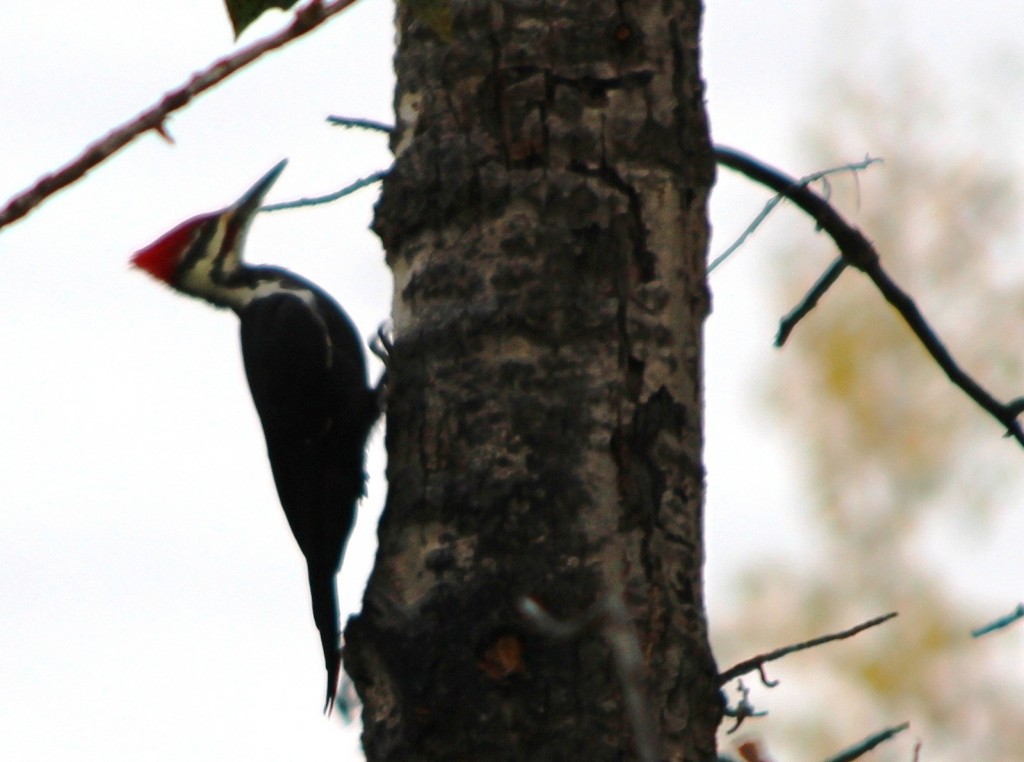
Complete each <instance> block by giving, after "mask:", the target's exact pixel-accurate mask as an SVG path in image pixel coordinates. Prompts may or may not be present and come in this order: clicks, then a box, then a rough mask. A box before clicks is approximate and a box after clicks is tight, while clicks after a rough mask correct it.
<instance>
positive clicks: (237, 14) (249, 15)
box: [224, 0, 298, 40]
mask: <svg viewBox="0 0 1024 762" xmlns="http://www.w3.org/2000/svg"><path fill="white" fill-rule="evenodd" d="M297 2H298V0H224V4H225V5H226V6H227V8H228V16H230V17H231V26H233V27H234V29H235V39H236V40H237V39H238V38H239V36H240V35H241V34H242V32H244V31H245V28H246V27H247V26H249V24H251V23H252V22H254V21H255V20H256V19H258V18H259V17H260V16H261V15H263V11H265V10H267V8H280V9H282V10H285V11H286V10H288V9H289V8H291V7H292V6H293V5H295V3H297Z"/></svg>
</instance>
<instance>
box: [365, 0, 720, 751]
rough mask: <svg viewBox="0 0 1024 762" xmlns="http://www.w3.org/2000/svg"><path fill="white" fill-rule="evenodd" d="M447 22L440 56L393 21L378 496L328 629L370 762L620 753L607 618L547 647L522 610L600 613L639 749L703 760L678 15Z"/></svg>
mask: <svg viewBox="0 0 1024 762" xmlns="http://www.w3.org/2000/svg"><path fill="white" fill-rule="evenodd" d="M410 4H411V0H410ZM450 6H451V7H452V8H453V9H454V12H455V17H454V28H453V38H452V39H451V41H450V42H445V41H443V40H442V39H440V38H439V37H438V36H437V35H436V34H435V33H434V32H432V31H431V30H429V29H428V28H427V27H426V26H425V25H424V24H423V23H422V22H421V21H419V20H417V19H416V18H415V17H413V16H412V14H411V13H410V12H409V11H408V10H407V6H405V5H404V4H403V5H400V6H399V8H400V10H399V13H398V25H399V30H400V41H399V45H398V52H397V56H396V61H395V63H396V70H397V74H398V88H397V93H396V96H395V100H396V112H397V120H398V122H397V129H396V130H395V132H394V134H393V136H392V148H393V150H394V153H395V156H396V163H395V167H394V170H393V171H392V172H391V174H390V176H389V177H388V179H387V180H386V181H385V183H384V191H383V196H382V198H381V201H380V205H379V207H378V209H377V218H376V222H375V228H376V230H377V232H378V233H379V235H380V237H381V238H382V240H383V241H384V244H385V247H386V249H387V254H388V262H389V264H390V266H391V268H392V270H393V271H394V276H395V301H394V328H395V336H396V341H395V346H394V350H393V352H392V357H391V365H390V367H391V378H392V381H391V388H390V396H389V401H388V411H387V418H388V421H387V426H388V433H387V445H388V456H389V464H388V480H389V484H390V492H389V495H388V500H387V505H386V507H385V510H384V515H383V517H382V519H381V525H380V530H379V536H380V550H379V553H378V556H377V563H376V567H375V569H374V572H373V575H372V578H371V580H370V583H369V587H368V589H367V591H366V595H365V598H364V607H363V612H362V613H361V614H360V615H359V616H358V617H355V618H353V619H352V620H351V621H350V622H349V625H348V628H347V630H346V654H345V659H346V667H347V669H348V671H349V673H350V674H351V676H352V678H353V680H354V681H355V683H356V686H357V688H358V691H359V693H360V695H361V697H362V699H363V701H364V723H365V728H364V734H363V740H364V745H365V749H366V753H367V756H368V758H369V759H370V760H384V759H388V760H421V759H422V760H427V759H430V760H433V759H436V760H445V761H446V762H447V761H449V760H492V759H493V760H503V759H508V760H587V761H588V762H594V761H596V760H611V759H616V760H617V759H623V758H633V757H634V756H635V751H634V749H635V746H634V738H633V736H634V728H633V727H632V726H631V724H630V722H629V720H628V713H627V711H626V709H625V708H624V706H623V700H622V696H623V692H624V684H623V679H624V677H628V676H627V675H626V673H624V672H621V671H620V670H616V668H615V666H614V659H613V657H612V652H611V651H610V650H609V647H608V645H607V640H608V639H607V637H606V636H607V635H608V634H609V627H608V626H607V621H606V620H607V617H598V618H597V619H596V621H595V623H594V626H592V627H588V628H583V631H582V632H581V633H579V634H578V636H577V637H573V638H569V639H564V638H563V639H559V638H556V637H554V636H553V634H552V633H550V632H547V631H543V630H538V628H537V626H536V624H535V623H534V622H532V621H530V620H528V619H527V618H525V617H524V615H523V614H522V613H520V610H519V603H520V601H521V600H522V599H523V598H524V597H526V596H529V597H532V598H533V599H535V600H536V601H537V602H538V603H539V604H540V605H541V606H543V607H544V608H545V609H546V610H547V611H548V612H550V613H551V614H552V615H553V616H555V617H559V618H561V619H566V620H571V619H573V618H574V617H579V616H581V615H582V614H583V613H584V612H586V611H588V610H589V609H592V607H594V606H595V604H599V603H600V602H601V601H622V602H624V603H625V605H626V607H627V609H628V612H629V620H630V622H631V624H632V625H634V626H635V628H636V630H637V632H638V633H639V638H638V639H637V640H635V641H633V643H634V645H638V646H639V652H640V653H641V654H642V658H643V672H644V679H645V680H646V684H645V685H643V686H642V688H643V691H644V692H645V693H646V695H647V697H648V707H647V709H648V716H649V717H650V719H651V720H652V721H653V723H654V725H655V727H656V728H657V735H658V740H657V743H658V744H660V746H661V752H660V753H661V755H663V757H664V758H668V759H676V760H684V759H685V760H712V759H714V758H715V751H714V747H715V745H714V731H715V728H716V727H717V725H718V722H719V719H720V711H721V707H720V704H719V698H718V696H719V694H718V689H717V682H716V679H715V675H716V669H715V664H714V660H713V658H712V656H711V651H710V647H709V645H708V640H707V628H706V622H705V615H704V603H703V588H702V581H701V566H702V563H703V544H702V543H703V540H702V519H701V510H702V501H703V492H704V488H703V467H702V464H701V438H702V432H701V425H702V420H701V405H702V401H701V328H702V322H703V320H704V317H705V315H706V313H707V311H708V297H707V290H706V286H705V246H706V241H707V221H706V215H705V202H706V199H707V195H708V191H709V188H710V185H711V182H712V178H713V172H714V164H713V160H712V157H711V152H710V142H709V138H708V129H707V122H706V118H705V113H704V103H703V87H702V83H701V80H700V73H699V68H698V29H699V20H700V11H701V7H700V3H699V2H697V1H696V0H665V1H664V2H649V0H617V1H613V0H545V1H544V2H540V1H539V0H515V1H514V0H507V1H506V2H480V1H479V0H472V1H468V0H467V1H464V2H457V1H456V0H452V2H451V3H450ZM626 687H628V685H627V686H626Z"/></svg>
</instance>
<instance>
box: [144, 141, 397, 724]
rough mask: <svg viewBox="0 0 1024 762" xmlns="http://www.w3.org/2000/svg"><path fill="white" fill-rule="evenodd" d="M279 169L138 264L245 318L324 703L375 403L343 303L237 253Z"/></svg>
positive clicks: (333, 681) (333, 675) (336, 658)
mask: <svg viewBox="0 0 1024 762" xmlns="http://www.w3.org/2000/svg"><path fill="white" fill-rule="evenodd" d="M284 166H285V162H283V161H282V162H280V163H279V164H277V166H275V167H274V168H273V169H271V170H270V171H269V172H268V173H267V174H266V175H264V176H263V177H262V178H261V179H260V180H259V181H258V182H257V183H256V184H255V185H254V186H253V187H252V188H250V189H249V190H248V191H247V192H246V193H245V194H244V195H243V196H242V197H241V198H240V199H239V200H238V201H236V202H235V203H234V204H232V205H231V206H230V207H228V208H227V209H224V210H223V211H221V212H216V213H212V214H202V215H199V216H197V217H193V218H192V219H190V220H186V221H185V222H183V223H181V224H180V225H178V226H177V227H175V228H174V229H173V230H171V231H170V232H168V233H166V234H164V235H163V236H162V237H160V238H159V239H157V240H156V241H155V242H154V243H152V244H150V245H149V246H147V247H145V248H144V249H141V250H140V251H138V252H136V253H135V255H134V256H133V257H132V263H133V264H134V265H136V266H137V267H139V268H141V269H143V270H145V271H146V272H148V273H150V274H151V275H152V276H153V277H155V278H157V279H159V280H161V281H163V282H165V283H167V284H168V285H170V286H172V287H173V288H175V289H176V290H178V291H180V292H182V293H184V294H188V295H189V296H194V297H197V298H199V299H203V300H205V301H207V302H209V303H210V304H212V305H214V306H216V307H227V308H230V309H232V310H233V311H234V312H235V313H236V314H237V315H238V317H239V318H240V320H241V323H242V356H243V359H244V361H245V373H246V376H247V377H248V379H249V388H250V389H251V391H252V398H253V401H254V402H255V403H256V411H257V412H258V413H259V416H260V421H261V422H262V424H263V433H264V434H265V435H266V440H267V454H268V455H269V456H270V466H271V469H272V471H273V474H274V482H275V483H276V485H277V493H278V495H279V497H280V499H281V505H282V506H283V507H284V512H285V516H287V517H288V524H289V526H290V527H291V530H292V534H294V535H295V539H296V541H297V542H298V543H299V548H300V549H301V550H302V554H303V555H304V556H305V557H306V565H307V567H308V571H309V587H310V596H311V598H312V602H313V618H314V620H315V621H316V626H317V629H318V630H319V631H320V641H321V644H322V646H323V652H324V662H325V665H326V667H327V704H326V707H325V708H326V709H329V708H330V706H331V703H332V701H333V699H334V691H335V688H336V686H337V680H338V675H339V672H340V669H341V653H340V644H339V639H340V623H339V621H338V604H337V596H336V591H335V576H336V575H337V573H338V567H339V566H340V565H341V557H342V554H343V553H344V552H345V543H346V542H347V540H348V535H349V532H350V531H351V530H352V523H353V519H354V517H355V507H356V503H357V502H358V500H359V497H360V496H361V495H362V493H363V484H364V480H365V477H364V475H363V450H364V447H365V445H366V437H367V434H368V433H369V430H370V427H371V426H372V425H373V422H374V420H375V419H376V418H377V415H378V408H377V400H376V393H375V392H374V391H372V390H370V389H369V388H368V387H367V384H366V364H365V360H364V356H363V348H362V343H361V341H360V339H359V335H358V334H357V333H356V330H355V328H354V326H353V325H352V322H351V321H350V320H349V318H348V315H346V314H345V312H344V310H342V309H341V307H339V306H338V305H337V304H336V303H335V302H334V300H333V299H331V298H330V297H329V296H328V295H327V294H326V293H324V292H323V291H321V290H320V289H319V288H318V287H317V286H315V285H314V284H312V283H310V282H309V281H307V280H305V279H303V278H300V277H299V276H298V275H295V274H294V273H290V272H288V271H287V270H282V269H280V268H276V267H253V266H250V265H247V264H245V263H244V262H243V261H242V249H243V247H244V244H245V239H246V236H247V234H248V231H249V226H250V225H251V223H252V220H253V218H254V217H255V216H256V213H257V211H258V210H259V206H260V203H261V201H262V199H263V197H264V196H265V195H266V193H267V189H268V188H269V187H270V186H271V184H273V182H274V180H275V179H276V178H277V176H278V175H280V174H281V171H282V170H283V169H284Z"/></svg>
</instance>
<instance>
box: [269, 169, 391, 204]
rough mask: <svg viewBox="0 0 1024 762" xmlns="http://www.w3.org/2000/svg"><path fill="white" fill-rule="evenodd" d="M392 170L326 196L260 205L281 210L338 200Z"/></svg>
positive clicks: (379, 179)
mask: <svg viewBox="0 0 1024 762" xmlns="http://www.w3.org/2000/svg"><path fill="white" fill-rule="evenodd" d="M389 171H390V170H387V169H382V170H381V171H379V172H374V173H373V174H372V175H367V176H366V177H362V178H360V179H358V180H356V181H355V182H354V183H351V184H349V185H346V186H345V187H344V188H342V189H341V190H338V191H335V192H334V193H328V194H327V195H326V196H315V197H313V198H300V199H297V200H295V201H282V202H281V203H279V204H267V205H266V206H263V207H260V211H261V212H279V211H281V210H282V209H297V208H299V207H302V206H317V205H318V204H329V203H331V202H332V201H337V200H338V199H340V198H344V197H345V196H349V195H351V194H353V193H355V192H356V191H357V190H361V189H362V188H365V187H366V186H367V185H373V184H374V183H377V182H380V181H381V180H383V179H384V178H385V177H387V174H388V172H389Z"/></svg>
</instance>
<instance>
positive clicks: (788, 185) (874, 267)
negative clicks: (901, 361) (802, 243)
mask: <svg viewBox="0 0 1024 762" xmlns="http://www.w3.org/2000/svg"><path fill="white" fill-rule="evenodd" d="M715 157H716V159H717V160H718V162H719V163H720V164H722V165H724V166H726V167H729V168H731V169H735V170H736V171H738V172H742V173H743V174H744V175H746V176H747V177H749V178H751V179H752V180H754V181H755V182H758V183H761V184H762V185H765V186H767V187H769V188H771V189H772V190H774V191H775V192H776V193H779V194H782V195H783V196H785V197H786V198H788V199H790V200H791V201H793V203H795V204H796V205H797V206H799V207H800V208H801V209H803V210H804V211H805V212H807V213H808V214H809V215H810V216H811V217H813V218H814V220H815V221H816V222H817V223H818V225H820V226H821V227H822V229H824V230H825V232H826V233H828V235H829V236H830V237H831V238H832V240H833V241H835V244H836V246H837V247H838V248H839V253H840V254H841V255H842V258H843V261H844V262H845V263H846V264H847V265H850V266H852V267H855V268H857V269H858V270H860V271H861V272H863V273H864V274H865V275H867V276H868V277H869V278H870V279H871V281H872V282H873V283H874V284H875V287H876V288H877V289H878V290H879V291H881V292H882V296H884V297H885V299H886V301H887V302H889V304H891V305H892V306H893V307H894V308H895V309H896V311H897V312H899V313H900V315H901V316H902V317H903V320H904V322H906V324H907V325H908V326H910V329H911V330H912V331H913V332H914V334H915V335H916V336H917V338H918V341H920V342H921V344H922V345H923V346H924V348H925V349H926V350H927V351H928V354H930V355H931V356H932V359H933V360H935V362H936V363H938V365H939V367H940V368H941V369H942V371H943V372H944V373H945V374H946V377H947V378H948V379H949V380H950V381H952V382H953V383H954V384H955V385H956V386H958V387H959V388H960V389H961V390H963V391H964V393H966V394H967V396H968V397H970V398H971V399H972V400H974V401H975V403H977V404H978V405H979V406H980V407H981V408H982V409H983V410H985V411H986V412H987V413H989V414H990V415H991V416H992V417H993V418H995V419H996V420H997V421H999V422H1000V423H1001V424H1002V425H1003V426H1004V427H1005V428H1006V435H1007V436H1012V437H1013V438H1014V439H1016V440H1017V442H1018V443H1020V444H1021V446H1024V429H1022V428H1021V425H1020V423H1019V422H1018V421H1017V416H1018V415H1019V414H1020V413H1021V412H1022V409H1024V400H1022V399H1017V400H1014V401H1012V402H1010V403H1006V404H1004V403H1002V402H999V401H998V400H997V399H995V398H994V397H993V396H992V395H991V394H989V393H988V392H987V391H985V390H984V389H983V388H982V387H981V386H980V385H979V384H978V383H977V382H976V381H975V380H974V379H973V378H971V377H970V376H969V375H967V373H965V372H964V370H963V369H962V368H961V367H960V366H959V365H957V363H956V361H955V360H954V359H953V357H952V355H950V353H949V350H947V349H946V347H945V346H944V345H943V344H942V342H941V341H940V340H939V338H938V336H937V335H936V334H935V332H934V331H933V330H932V328H931V326H929V325H928V322H927V321H926V320H925V319H924V316H923V315H922V314H921V312H920V310H918V308H917V305H916V304H915V303H914V300H913V299H911V298H910V296H909V295H908V294H907V293H906V292H905V291H903V290H902V289H901V288H900V287H899V286H897V285H896V283H895V282H894V281H893V280H892V278H890V277H889V275H888V274H887V273H886V272H885V270H883V269H882V265H881V263H880V261H879V258H878V252H876V251H875V248H874V246H872V245H871V242H870V241H868V239H867V238H865V237H864V235H863V234H862V233H861V232H860V231H859V230H857V229H856V228H855V227H853V226H852V225H850V224H849V223H847V222H846V221H845V220H844V219H843V218H842V217H841V216H840V215H839V213H838V212H837V211H836V210H835V209H833V208H832V206H831V204H829V203H828V202H827V201H826V200H825V199H823V198H822V197H821V196H819V195H817V194H816V193H814V192H813V191H812V190H810V189H809V188H806V187H804V186H801V185H799V184H798V183H797V182H796V181H794V180H793V179H792V178H789V177H787V176H786V175H784V174H782V173H781V172H779V171H778V170H775V169H772V168H771V167H768V166H766V165H764V164H762V163H761V162H759V161H757V160H756V159H753V158H751V157H749V156H745V155H744V154H741V153H739V152H738V151H734V150H732V149H729V148H716V149H715ZM833 268H835V265H833V266H832V268H830V270H831V269H833ZM836 276H837V277H838V273H836ZM824 280H826V279H825V278H822V279H819V281H818V284H819V285H820V284H822V283H823V281H824ZM834 280H835V279H834V278H833V279H832V281H830V282H829V283H826V284H825V285H824V287H823V288H818V285H816V286H815V294H816V295H815V296H814V301H815V302H816V301H817V299H818V298H820V296H821V294H822V293H824V290H825V289H826V288H827V287H828V285H831V282H834ZM807 311H809V308H808V310H805V311H803V312H801V314H800V317H802V316H803V315H804V314H806V312H807ZM793 314H794V313H790V316H792V315H793ZM793 325H794V323H793V322H792V321H790V324H789V325H788V330H790V331H791V330H792V329H793ZM780 333H781V330H780ZM787 334H788V331H787Z"/></svg>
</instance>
